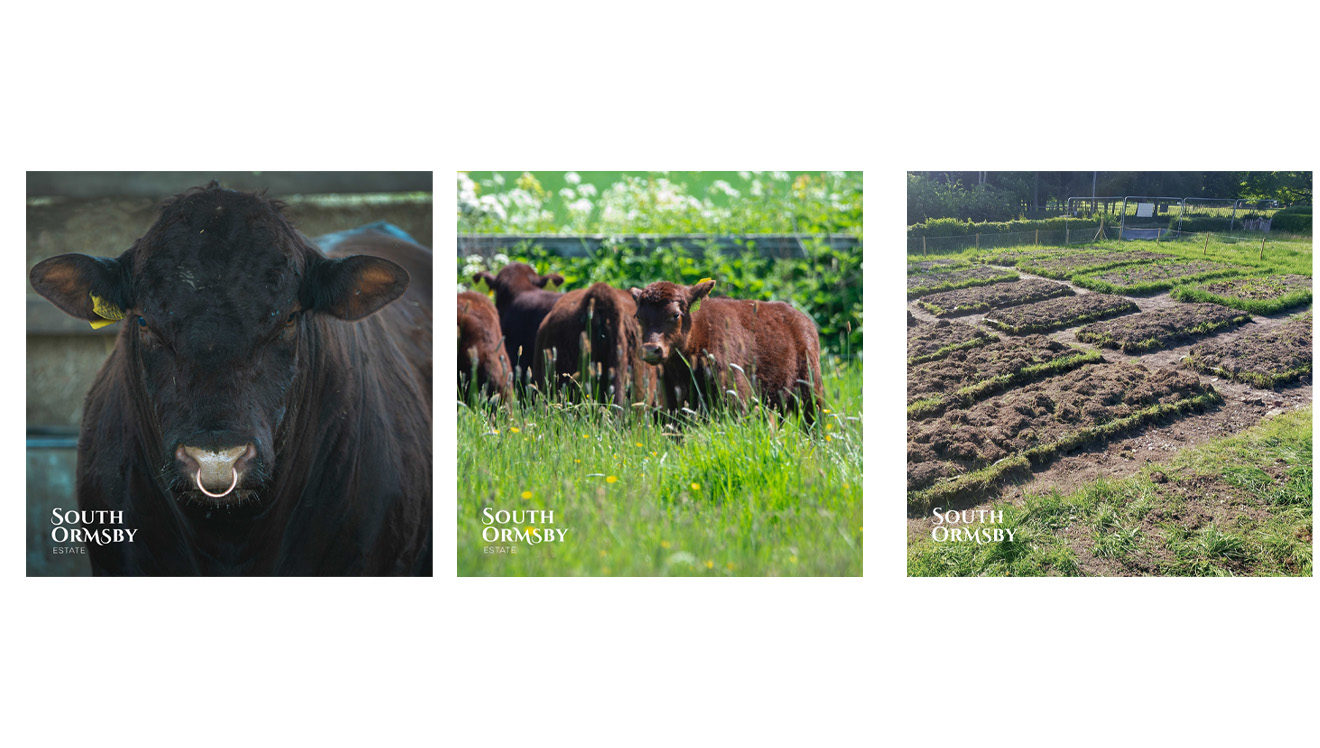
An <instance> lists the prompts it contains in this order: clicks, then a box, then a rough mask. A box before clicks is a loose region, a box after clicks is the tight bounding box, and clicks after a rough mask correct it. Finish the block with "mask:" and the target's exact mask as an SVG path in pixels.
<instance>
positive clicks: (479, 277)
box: [472, 270, 495, 293]
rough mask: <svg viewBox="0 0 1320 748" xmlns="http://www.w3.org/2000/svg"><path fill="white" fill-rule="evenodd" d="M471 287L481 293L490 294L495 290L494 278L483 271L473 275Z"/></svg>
mask: <svg viewBox="0 0 1320 748" xmlns="http://www.w3.org/2000/svg"><path fill="white" fill-rule="evenodd" d="M472 285H473V287H474V288H476V289H477V290H478V291H480V292H482V293H490V292H491V291H493V290H495V276H493V275H491V274H490V273H487V272H486V271H485V270H482V271H479V272H476V273H473V274H472Z"/></svg>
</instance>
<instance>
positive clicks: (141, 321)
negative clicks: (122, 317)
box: [138, 317, 147, 327]
mask: <svg viewBox="0 0 1320 748" xmlns="http://www.w3.org/2000/svg"><path fill="white" fill-rule="evenodd" d="M146 326H147V321H146V320H145V319H143V318H142V317H138V327H146Z"/></svg>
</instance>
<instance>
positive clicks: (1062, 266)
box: [1017, 251, 1173, 280]
mask: <svg viewBox="0 0 1320 748" xmlns="http://www.w3.org/2000/svg"><path fill="white" fill-rule="evenodd" d="M1171 259H1173V255H1165V254H1157V253H1155V252H1094V251H1092V252H1076V253H1073V254H1066V255H1059V256H1057V257H1047V258H1043V259H1039V260H1024V261H1022V262H1019V263H1018V264H1017V268H1018V270H1021V271H1022V272H1024V273H1032V274H1035V275H1043V276H1045V277H1046V278H1058V279H1059V280H1067V279H1070V278H1072V277H1073V276H1075V275H1082V274H1085V273H1094V272H1097V271H1100V270H1107V269H1109V268H1114V267H1118V266H1120V265H1131V264H1134V263H1137V262H1152V261H1156V260H1171Z"/></svg>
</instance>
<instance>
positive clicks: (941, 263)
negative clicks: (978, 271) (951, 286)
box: [907, 259, 971, 275]
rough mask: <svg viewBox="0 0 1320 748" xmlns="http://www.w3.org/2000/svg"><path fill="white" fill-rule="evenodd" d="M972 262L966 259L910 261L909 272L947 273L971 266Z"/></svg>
mask: <svg viewBox="0 0 1320 748" xmlns="http://www.w3.org/2000/svg"><path fill="white" fill-rule="evenodd" d="M970 265H971V263H969V262H968V261H966V260H953V259H950V260H919V261H917V262H909V263H908V269H907V271H908V274H909V275H912V274H914V273H947V272H949V271H950V270H961V269H963V268H965V267H969V266H970Z"/></svg>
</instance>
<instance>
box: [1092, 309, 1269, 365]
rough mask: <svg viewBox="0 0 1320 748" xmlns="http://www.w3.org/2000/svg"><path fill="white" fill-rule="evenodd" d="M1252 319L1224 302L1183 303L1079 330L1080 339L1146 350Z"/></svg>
mask: <svg viewBox="0 0 1320 748" xmlns="http://www.w3.org/2000/svg"><path fill="white" fill-rule="evenodd" d="M1250 321H1251V316H1250V315H1248V314H1246V313H1245V312H1242V311H1240V310H1237V309H1230V308H1229V307H1226V306H1222V305H1220V304H1179V305H1176V306H1168V307H1165V308H1163V309H1156V310H1152V311H1148V312H1141V313H1139V314H1133V315H1129V316H1126V317H1120V318H1118V319H1112V320H1108V321H1105V322H1095V323H1092V324H1089V325H1087V326H1086V327H1083V328H1082V329H1080V330H1078V331H1077V339H1078V340H1080V341H1082V342H1086V343H1092V344H1094V345H1098V346H1101V347H1104V348H1117V349H1118V350H1121V351H1123V352H1124V353H1144V352H1146V351H1154V350H1159V349H1161V348H1168V347H1169V346H1170V345H1171V344H1173V343H1174V342H1176V341H1181V340H1185V339H1188V338H1194V337H1203V336H1205V335H1209V334H1210V333H1212V332H1216V331H1218V330H1222V329H1224V328H1226V327H1232V326H1236V325H1241V324H1244V323H1247V322H1250Z"/></svg>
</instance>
